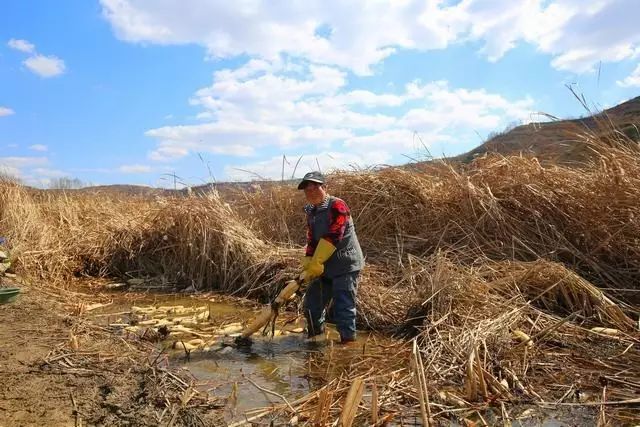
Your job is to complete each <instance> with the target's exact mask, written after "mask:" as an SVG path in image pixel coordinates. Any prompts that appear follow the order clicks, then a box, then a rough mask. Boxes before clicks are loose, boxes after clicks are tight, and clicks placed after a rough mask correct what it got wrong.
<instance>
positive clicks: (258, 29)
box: [101, 0, 455, 74]
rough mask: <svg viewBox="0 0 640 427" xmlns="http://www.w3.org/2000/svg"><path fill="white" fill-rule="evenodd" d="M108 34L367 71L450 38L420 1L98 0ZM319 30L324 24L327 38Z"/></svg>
mask: <svg viewBox="0 0 640 427" xmlns="http://www.w3.org/2000/svg"><path fill="white" fill-rule="evenodd" d="M101 3H102V6H103V14H104V16H105V18H106V19H107V20H108V21H109V22H110V23H111V25H112V27H113V29H114V31H115V33H116V35H117V36H118V37H120V38H121V39H123V40H127V41H132V42H153V43H159V44H186V43H197V44H200V45H202V46H204V47H206V49H207V50H208V52H209V55H210V56H211V57H214V58H220V57H222V58H224V57H232V56H237V55H240V54H249V55H256V56H259V57H262V58H265V59H269V60H273V59H274V58H276V57H277V56H278V55H279V54H281V53H287V54H289V55H292V56H295V57H304V58H307V59H309V60H310V61H312V62H317V63H322V64H333V65H338V66H341V67H346V68H350V69H352V70H353V71H355V72H356V73H358V74H370V73H371V65H373V64H376V63H378V62H380V61H381V60H383V59H384V58H386V57H388V56H389V55H391V54H392V53H393V52H395V50H396V49H397V48H418V49H432V48H442V47H445V46H446V45H447V43H448V42H449V41H450V40H451V39H452V37H453V36H454V35H455V34H453V33H452V31H451V29H450V21H451V20H450V19H448V18H447V16H446V15H447V13H448V11H449V10H450V9H451V8H446V7H445V8H441V7H439V6H438V4H439V3H440V1H439V0H429V1H427V2H415V1H403V2H394V3H387V2H369V1H365V0H359V1H352V2H342V1H339V0H323V1H319V0H315V1H306V2H295V1H283V2H278V3H277V4H273V3H272V2H267V1H251V2H243V3H237V2H226V1H221V0H219V1H212V0H192V1H190V3H189V8H188V11H185V8H184V5H183V4H182V3H181V2H179V1H164V2H162V3H160V4H159V3H157V2H149V1H135V0H101ZM319 29H328V30H329V31H326V32H328V33H329V36H328V37H327V36H326V35H325V34H320V32H319V31H318V30H319Z"/></svg>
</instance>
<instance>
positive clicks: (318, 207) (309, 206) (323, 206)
mask: <svg viewBox="0 0 640 427" xmlns="http://www.w3.org/2000/svg"><path fill="white" fill-rule="evenodd" d="M329 199H330V197H329V195H328V194H327V195H326V196H324V199H323V200H322V203H320V204H319V205H312V204H310V203H308V204H306V205H305V207H304V211H305V212H306V213H312V212H314V211H317V210H322V209H327V208H329Z"/></svg>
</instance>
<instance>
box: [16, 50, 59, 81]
mask: <svg viewBox="0 0 640 427" xmlns="http://www.w3.org/2000/svg"><path fill="white" fill-rule="evenodd" d="M23 64H24V65H26V67H27V68H28V69H29V70H31V71H32V72H34V73H35V74H37V75H39V76H40V77H44V78H49V77H55V76H59V75H60V74H62V73H64V71H65V69H66V67H65V64H64V61H63V60H62V59H60V58H58V57H56V56H53V55H51V56H44V55H40V54H37V55H34V56H31V57H29V58H27V59H26V60H25V61H24V62H23Z"/></svg>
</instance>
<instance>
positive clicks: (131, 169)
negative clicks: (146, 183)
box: [118, 164, 151, 173]
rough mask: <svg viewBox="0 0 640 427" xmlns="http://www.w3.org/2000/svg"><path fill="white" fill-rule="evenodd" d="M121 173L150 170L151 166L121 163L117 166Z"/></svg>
mask: <svg viewBox="0 0 640 427" xmlns="http://www.w3.org/2000/svg"><path fill="white" fill-rule="evenodd" d="M118 171H120V172H122V173H147V172H151V166H148V165H138V164H136V165H122V166H120V167H119V168H118Z"/></svg>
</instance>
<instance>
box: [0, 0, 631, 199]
mask: <svg viewBox="0 0 640 427" xmlns="http://www.w3.org/2000/svg"><path fill="white" fill-rule="evenodd" d="M637 16H640V2H638V1H637V0H598V1H578V0H523V1H512V0H491V1H489V0H462V1H439V0H427V1H412V0H405V1H395V2H385V1H379V2H371V1H365V0H353V1H351V2H343V1H337V0H324V1H314V0H309V1H307V2H297V1H293V0H285V1H281V2H278V3H273V2H269V3H267V2H261V1H258V0H254V1H247V2H221V1H214V0H188V1H178V0H162V1H160V0H101V1H97V0H96V1H93V0H92V1H90V0H67V1H64V2H50V1H45V0H31V1H10V2H3V4H2V5H0V148H1V150H2V152H1V153H0V169H1V170H2V171H3V172H5V173H9V174H12V175H14V176H18V177H20V178H21V179H22V180H23V181H24V182H26V183H28V184H31V185H37V186H42V187H46V186H47V185H48V184H49V182H50V180H51V179H55V178H59V177H65V176H66V177H72V178H79V179H80V180H82V181H84V182H88V183H94V184H113V183H131V184H143V185H153V186H169V185H173V180H172V179H168V178H167V174H173V173H175V174H176V175H177V176H179V177H180V179H181V180H182V182H184V183H187V184H199V183H202V182H206V181H210V180H212V179H214V178H215V179H216V180H229V179H248V178H252V177H257V176H260V177H267V178H279V177H280V176H281V173H282V156H283V155H285V156H286V158H287V161H288V163H285V175H286V176H291V175H292V174H293V172H294V165H295V163H296V161H297V159H298V158H299V157H300V156H302V160H301V161H300V165H299V166H298V169H297V171H296V175H301V174H303V173H304V172H306V171H307V170H308V169H311V168H314V167H315V165H320V167H321V168H322V169H323V171H328V170H331V169H333V168H351V167H367V166H371V165H376V164H398V163H404V162H406V161H408V158H420V157H421V156H424V155H425V150H424V148H423V144H424V145H426V146H428V149H429V151H430V152H431V153H432V154H434V155H443V154H444V155H455V154H459V153H462V152H465V151H468V150H469V149H471V148H473V147H475V146H476V145H478V144H480V143H481V142H482V141H483V139H484V138H486V137H487V135H488V134H489V133H491V132H494V131H500V130H502V129H504V128H505V126H507V125H509V124H511V123H526V122H530V121H539V120H541V119H542V117H541V116H540V115H537V114H536V113H537V112H546V113H550V114H553V115H555V116H559V117H576V116H579V115H582V114H584V111H583V110H582V107H581V106H580V105H579V103H578V102H577V101H575V99H574V98H573V96H572V95H571V93H570V92H569V90H567V89H566V87H565V85H567V84H569V85H572V86H573V87H575V88H576V90H577V91H578V92H580V93H583V94H584V95H585V97H586V98H587V99H588V101H589V102H590V103H591V104H592V105H594V106H595V107H596V108H606V107H608V106H612V105H615V104H617V103H619V102H621V101H624V100H626V99H629V98H632V97H635V96H638V95H640V31H638V30H637V22H636V20H637ZM416 135H419V137H420V138H419V140H418V138H417V137H416Z"/></svg>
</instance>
